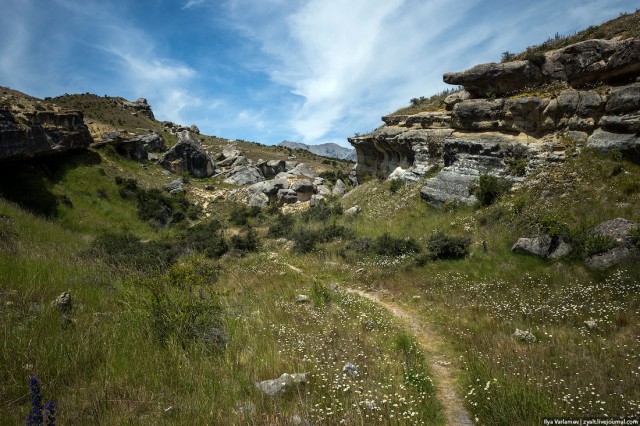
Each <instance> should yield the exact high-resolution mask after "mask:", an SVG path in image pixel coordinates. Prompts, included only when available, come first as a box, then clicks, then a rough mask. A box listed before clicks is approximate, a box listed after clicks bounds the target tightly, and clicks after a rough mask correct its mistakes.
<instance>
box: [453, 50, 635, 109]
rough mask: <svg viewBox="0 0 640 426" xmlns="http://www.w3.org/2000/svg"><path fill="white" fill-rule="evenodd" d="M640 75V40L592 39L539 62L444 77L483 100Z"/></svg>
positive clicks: (478, 67)
mask: <svg viewBox="0 0 640 426" xmlns="http://www.w3.org/2000/svg"><path fill="white" fill-rule="evenodd" d="M638 74H640V38H632V39H627V40H599V39H592V40H586V41H582V42H579V43H575V44H572V45H569V46H567V47H564V48H562V49H558V50H553V51H549V52H546V53H544V54H542V57H541V58H540V61H534V62H532V61H529V60H520V61H512V62H504V63H487V64H480V65H476V66H474V67H472V68H470V69H468V70H465V71H461V72H450V73H445V74H444V77H443V78H444V81H445V83H449V84H454V85H461V86H464V88H465V89H466V90H467V91H468V92H469V93H470V94H471V95H472V97H475V98H480V97H484V96H486V95H488V94H491V95H497V96H503V95H507V94H509V93H513V92H517V91H519V90H522V89H523V88H525V87H527V86H536V85H541V84H544V83H550V82H553V81H564V82H567V83H568V84H569V85H571V86H573V87H577V86H583V85H585V84H589V83H594V82H597V81H622V80H624V79H629V78H631V77H635V76H637V75H638Z"/></svg>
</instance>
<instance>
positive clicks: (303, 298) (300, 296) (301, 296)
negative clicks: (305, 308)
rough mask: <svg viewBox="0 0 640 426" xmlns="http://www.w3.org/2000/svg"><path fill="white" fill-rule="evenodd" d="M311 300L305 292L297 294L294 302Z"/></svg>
mask: <svg viewBox="0 0 640 426" xmlns="http://www.w3.org/2000/svg"><path fill="white" fill-rule="evenodd" d="M309 302H311V299H309V296H307V295H306V294H298V295H297V296H296V303H309Z"/></svg>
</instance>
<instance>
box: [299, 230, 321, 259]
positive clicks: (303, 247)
mask: <svg viewBox="0 0 640 426" xmlns="http://www.w3.org/2000/svg"><path fill="white" fill-rule="evenodd" d="M293 241H294V244H293V251H294V252H296V253H298V254H302V253H310V252H312V251H313V249H315V248H316V245H317V244H318V243H320V242H321V241H322V239H321V236H320V233H319V232H318V231H316V230H313V229H299V230H297V231H296V232H295V233H294V234H293Z"/></svg>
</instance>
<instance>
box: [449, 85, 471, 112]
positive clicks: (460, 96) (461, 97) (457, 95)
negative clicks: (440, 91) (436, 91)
mask: <svg viewBox="0 0 640 426" xmlns="http://www.w3.org/2000/svg"><path fill="white" fill-rule="evenodd" d="M467 99H471V93H469V92H467V91H466V90H464V89H463V90H458V91H457V92H454V93H452V94H450V95H449V96H447V97H446V98H444V104H445V105H446V106H447V109H448V110H452V109H453V107H454V106H455V105H456V104H458V103H460V102H462V101H466V100H467Z"/></svg>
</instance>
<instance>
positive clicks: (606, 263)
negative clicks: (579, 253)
mask: <svg viewBox="0 0 640 426" xmlns="http://www.w3.org/2000/svg"><path fill="white" fill-rule="evenodd" d="M637 226H638V223H637V222H633V221H630V220H627V219H624V218H616V219H612V220H608V221H606V222H602V223H601V224H599V225H598V226H596V227H595V228H594V229H593V230H592V231H591V232H590V235H592V236H600V237H608V238H611V239H612V240H613V241H615V244H616V246H615V247H613V248H611V249H609V250H607V251H605V252H603V253H599V254H596V255H594V256H590V257H589V258H587V259H586V261H585V263H586V265H587V266H588V267H589V268H592V269H606V268H609V267H611V266H615V265H617V264H619V263H622V262H625V261H629V260H633V259H638V258H640V251H639V250H638V248H637V247H636V245H635V243H636V239H635V237H633V236H632V235H631V234H630V232H629V231H631V230H632V229H634V228H636V227H637Z"/></svg>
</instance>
